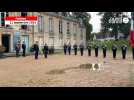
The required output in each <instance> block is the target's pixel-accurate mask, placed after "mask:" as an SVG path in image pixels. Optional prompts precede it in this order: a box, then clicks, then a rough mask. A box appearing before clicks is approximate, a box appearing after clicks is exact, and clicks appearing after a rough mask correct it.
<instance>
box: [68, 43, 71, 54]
mask: <svg viewBox="0 0 134 100" xmlns="http://www.w3.org/2000/svg"><path fill="white" fill-rule="evenodd" d="M68 53H69V55H70V54H71V44H70V43H69V44H68Z"/></svg>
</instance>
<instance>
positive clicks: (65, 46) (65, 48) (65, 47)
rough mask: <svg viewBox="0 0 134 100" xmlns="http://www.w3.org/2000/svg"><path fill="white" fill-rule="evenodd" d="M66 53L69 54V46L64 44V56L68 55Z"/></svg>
mask: <svg viewBox="0 0 134 100" xmlns="http://www.w3.org/2000/svg"><path fill="white" fill-rule="evenodd" d="M66 52H67V45H66V43H64V54H65V55H66Z"/></svg>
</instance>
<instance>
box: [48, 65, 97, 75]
mask: <svg viewBox="0 0 134 100" xmlns="http://www.w3.org/2000/svg"><path fill="white" fill-rule="evenodd" d="M95 66H96V69H97V68H98V67H97V65H95ZM91 68H92V64H91V63H87V64H81V65H79V66H78V67H69V68H64V69H54V70H51V71H49V72H47V74H65V73H66V71H67V70H72V69H91Z"/></svg>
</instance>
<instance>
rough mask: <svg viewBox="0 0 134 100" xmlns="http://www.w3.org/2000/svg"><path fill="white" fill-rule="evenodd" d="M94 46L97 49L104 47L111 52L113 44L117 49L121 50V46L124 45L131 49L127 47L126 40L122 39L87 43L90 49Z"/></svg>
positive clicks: (127, 42)
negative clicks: (97, 47) (96, 46)
mask: <svg viewBox="0 0 134 100" xmlns="http://www.w3.org/2000/svg"><path fill="white" fill-rule="evenodd" d="M96 44H97V45H98V46H99V47H102V46H103V45H106V46H107V49H108V50H111V48H112V45H113V44H116V45H117V47H118V48H121V46H122V45H123V44H125V45H127V47H128V49H129V50H130V49H131V47H130V45H129V41H128V40H123V39H122V40H118V41H115V40H104V41H99V40H94V41H89V42H88V45H91V46H92V48H94V46H95V45H96Z"/></svg>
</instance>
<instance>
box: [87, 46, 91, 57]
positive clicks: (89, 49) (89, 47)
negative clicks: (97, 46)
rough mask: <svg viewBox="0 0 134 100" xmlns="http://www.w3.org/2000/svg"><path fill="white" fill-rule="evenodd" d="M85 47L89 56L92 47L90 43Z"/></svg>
mask: <svg viewBox="0 0 134 100" xmlns="http://www.w3.org/2000/svg"><path fill="white" fill-rule="evenodd" d="M87 49H88V56H91V49H92V47H91V45H88V46H87Z"/></svg>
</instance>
